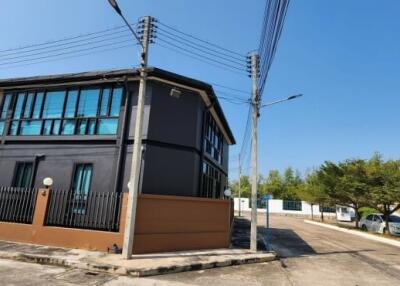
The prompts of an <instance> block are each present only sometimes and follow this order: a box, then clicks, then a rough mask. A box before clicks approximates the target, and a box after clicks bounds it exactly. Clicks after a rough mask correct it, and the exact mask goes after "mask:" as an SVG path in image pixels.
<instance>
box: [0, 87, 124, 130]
mask: <svg viewBox="0 0 400 286" xmlns="http://www.w3.org/2000/svg"><path fill="white" fill-rule="evenodd" d="M122 92H123V89H122V88H121V87H113V86H104V87H83V88H73V89H68V90H57V91H47V92H43V91H37V92H33V91H29V92H18V93H7V94H6V95H5V96H3V99H2V102H0V104H1V105H0V111H1V113H0V135H1V134H2V133H3V131H4V129H5V118H6V117H7V112H8V110H9V106H10V103H11V102H14V104H13V108H12V111H13V113H12V115H13V117H12V121H11V123H10V127H9V129H8V134H9V135H12V136H16V135H31V136H33V135H46V136H50V135H115V134H116V133H117V132H118V123H119V113H120V109H121V102H122V97H123V96H122V95H123V93H122ZM13 97H15V99H14V100H13V99H12V98H13Z"/></svg>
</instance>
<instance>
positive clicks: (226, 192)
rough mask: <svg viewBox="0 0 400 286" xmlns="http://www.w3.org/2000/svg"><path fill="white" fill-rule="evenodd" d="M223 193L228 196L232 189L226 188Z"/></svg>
mask: <svg viewBox="0 0 400 286" xmlns="http://www.w3.org/2000/svg"><path fill="white" fill-rule="evenodd" d="M224 195H225V197H230V196H232V191H231V190H230V189H226V190H225V191H224Z"/></svg>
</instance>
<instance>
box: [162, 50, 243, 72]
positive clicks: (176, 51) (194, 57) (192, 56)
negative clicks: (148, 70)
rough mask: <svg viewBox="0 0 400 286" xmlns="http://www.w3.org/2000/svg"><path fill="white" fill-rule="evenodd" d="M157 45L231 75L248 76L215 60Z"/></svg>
mask: <svg viewBox="0 0 400 286" xmlns="http://www.w3.org/2000/svg"><path fill="white" fill-rule="evenodd" d="M156 44H157V46H160V47H162V48H164V49H167V50H170V51H173V52H175V53H177V54H180V55H184V56H186V57H189V58H192V59H195V60H197V61H199V62H203V63H205V64H208V65H210V66H214V67H216V68H219V69H222V70H225V71H229V72H231V73H235V74H238V75H241V76H246V75H247V74H246V73H244V72H240V71H237V70H233V69H230V68H228V67H226V65H221V64H218V63H216V62H215V61H213V60H208V59H204V58H203V57H198V56H195V55H193V54H191V53H186V52H183V51H181V50H179V49H176V48H173V47H171V46H168V45H164V44H160V43H156Z"/></svg>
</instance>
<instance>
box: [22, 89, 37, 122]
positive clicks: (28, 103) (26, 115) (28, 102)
mask: <svg viewBox="0 0 400 286" xmlns="http://www.w3.org/2000/svg"><path fill="white" fill-rule="evenodd" d="M34 96H35V94H34V93H28V95H27V96H26V101H25V107H24V114H23V117H24V118H30V117H31V113H32V105H33V99H34Z"/></svg>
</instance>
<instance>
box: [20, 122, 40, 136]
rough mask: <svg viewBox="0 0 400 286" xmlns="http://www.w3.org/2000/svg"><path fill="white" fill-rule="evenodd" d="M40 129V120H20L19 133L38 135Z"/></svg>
mask: <svg viewBox="0 0 400 286" xmlns="http://www.w3.org/2000/svg"><path fill="white" fill-rule="evenodd" d="M41 131H42V121H41V120H24V121H22V122H21V126H20V130H19V134H20V135H40V132H41Z"/></svg>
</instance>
